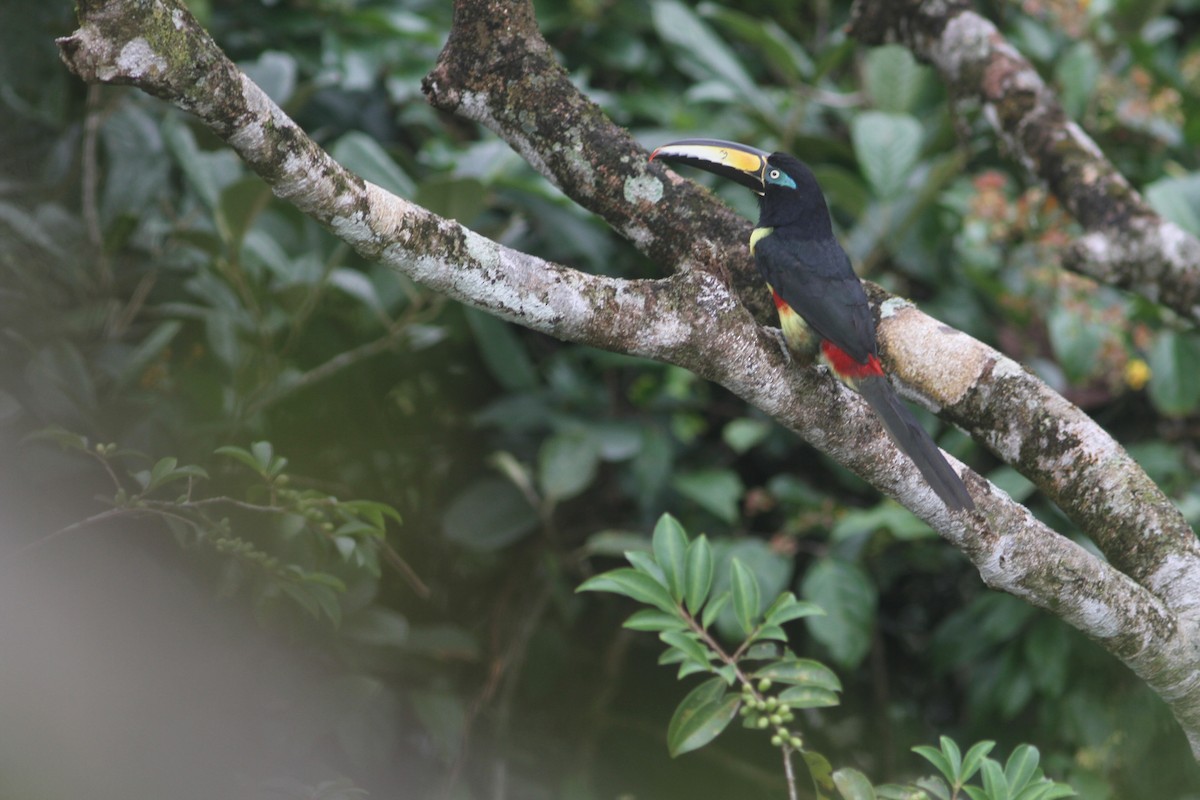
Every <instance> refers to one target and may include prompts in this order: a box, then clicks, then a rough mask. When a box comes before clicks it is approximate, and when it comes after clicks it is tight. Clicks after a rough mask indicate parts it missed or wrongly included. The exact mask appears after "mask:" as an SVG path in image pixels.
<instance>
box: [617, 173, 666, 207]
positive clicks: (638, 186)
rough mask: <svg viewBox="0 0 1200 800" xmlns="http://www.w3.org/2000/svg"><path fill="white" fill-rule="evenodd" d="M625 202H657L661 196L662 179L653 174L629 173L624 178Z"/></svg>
mask: <svg viewBox="0 0 1200 800" xmlns="http://www.w3.org/2000/svg"><path fill="white" fill-rule="evenodd" d="M624 189H625V202H627V203H631V204H634V205H636V204H637V203H643V202H645V203H650V204H654V203H657V202H658V201H659V200H661V199H662V196H663V185H662V181H660V180H659V179H658V178H656V177H654V176H653V175H648V174H647V175H630V176H629V177H628V178H626V179H625V187H624Z"/></svg>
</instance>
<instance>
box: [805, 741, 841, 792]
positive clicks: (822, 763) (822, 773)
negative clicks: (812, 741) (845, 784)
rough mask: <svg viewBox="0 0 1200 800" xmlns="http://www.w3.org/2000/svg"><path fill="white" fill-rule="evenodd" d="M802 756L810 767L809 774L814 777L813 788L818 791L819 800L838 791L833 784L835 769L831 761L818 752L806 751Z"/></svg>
mask: <svg viewBox="0 0 1200 800" xmlns="http://www.w3.org/2000/svg"><path fill="white" fill-rule="evenodd" d="M801 755H802V756H803V757H804V763H805V764H806V765H807V766H808V774H809V775H810V776H812V780H813V786H814V787H815V788H816V790H817V798H818V800H824V798H826V797H828V796H831V795H832V794H833V792H835V791H836V790H837V787H836V786H835V785H834V783H833V767H832V766H831V765H830V763H829V759H827V758H826V757H825V756H823V755H821V754H820V753H818V752H817V751H816V750H805V751H804V752H803V753H801Z"/></svg>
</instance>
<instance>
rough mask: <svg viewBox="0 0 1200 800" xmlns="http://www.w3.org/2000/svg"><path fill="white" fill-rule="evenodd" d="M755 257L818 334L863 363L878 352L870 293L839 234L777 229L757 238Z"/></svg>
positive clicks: (790, 303) (784, 296) (786, 299)
mask: <svg viewBox="0 0 1200 800" xmlns="http://www.w3.org/2000/svg"><path fill="white" fill-rule="evenodd" d="M754 260H755V263H757V265H758V269H759V272H761V273H762V276H763V277H764V278H765V279H766V281H767V282H768V283H769V284H771V287H772V288H773V289H774V290H775V291H776V293H778V294H779V296H780V297H781V298H783V301H784V302H785V303H787V304H788V305H789V306H791V307H792V310H793V311H795V312H796V313H797V314H799V315H800V316H801V317H803V318H804V321H805V322H807V323H808V325H809V327H810V328H812V329H813V330H814V331H816V333H817V335H818V336H820V337H821V338H822V339H825V340H827V341H829V342H831V343H832V344H834V345H835V346H836V347H837V348H838V349H840V350H842V351H844V352H845V353H846V354H847V355H849V356H850V357H851V358H853V359H854V360H855V361H858V362H859V363H866V362H867V359H868V358H869V357H870V356H873V355H878V351H877V346H876V343H875V320H874V318H873V317H872V316H871V307H870V305H869V304H868V303H867V294H866V292H864V291H863V287H862V283H861V282H860V281H859V279H858V276H857V275H855V274H854V268H853V267H851V266H850V258H849V256H847V255H846V251H844V250H843V249H842V246H841V245H840V244H838V242H837V240H836V239H834V238H832V237H831V238H828V239H816V240H813V239H793V238H790V237H786V235H784V236H781V235H780V234H779V233H778V232H776V233H772V234H771V235H770V236H764V237H763V238H762V239H760V240H759V241H758V242H756V244H755V247H754Z"/></svg>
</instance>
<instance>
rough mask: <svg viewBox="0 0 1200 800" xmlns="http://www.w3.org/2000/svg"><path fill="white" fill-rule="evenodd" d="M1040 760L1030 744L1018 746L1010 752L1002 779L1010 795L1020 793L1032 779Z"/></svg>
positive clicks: (1039, 756) (1036, 750)
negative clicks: (1005, 782)
mask: <svg viewBox="0 0 1200 800" xmlns="http://www.w3.org/2000/svg"><path fill="white" fill-rule="evenodd" d="M1040 760H1041V754H1040V753H1039V752H1038V749H1037V748H1036V747H1034V746H1033V745H1030V744H1022V745H1019V746H1018V747H1017V749H1015V750H1013V751H1012V755H1010V756H1009V757H1008V761H1007V762H1005V764H1004V777H1005V779H1006V780H1007V781H1008V786H1009V789H1010V791H1011V792H1012V793H1018V792H1020V791H1021V790H1022V789H1024V788H1025V786H1026V784H1028V783H1029V781H1030V780H1031V779H1033V777H1034V772H1036V771H1037V767H1038V761H1040Z"/></svg>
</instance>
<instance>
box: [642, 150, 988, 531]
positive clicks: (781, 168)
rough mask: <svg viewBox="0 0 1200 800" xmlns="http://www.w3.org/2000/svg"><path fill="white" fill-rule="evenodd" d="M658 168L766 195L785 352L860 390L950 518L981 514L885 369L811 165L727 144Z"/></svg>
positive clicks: (771, 276)
mask: <svg viewBox="0 0 1200 800" xmlns="http://www.w3.org/2000/svg"><path fill="white" fill-rule="evenodd" d="M650 160H651V161H665V162H673V163H680V164H684V165H687V166H691V167H696V168H699V169H702V170H705V171H707V172H711V173H713V174H716V175H719V176H721V177H723V178H727V179H730V180H733V181H735V182H736V183H738V184H741V185H742V186H745V187H746V188H748V189H750V190H751V191H753V192H755V193H756V194H757V195H758V200H759V217H758V224H757V225H756V226H755V227H754V229H753V231H752V232H751V234H750V252H751V254H752V255H753V257H754V263H755V265H756V266H757V268H758V272H759V274H760V275H761V276H762V278H763V280H764V281H765V282H766V284H767V288H768V290H769V291H770V292H771V296H772V299H773V301H774V304H775V309H776V311H777V313H778V315H779V323H780V329H781V331H782V333H783V338H784V341H785V342H786V344H787V349H788V350H790V351H791V352H792V353H793V354H794V355H795V357H796V359H797V360H798V361H800V363H802V364H811V363H813V362H816V361H818V360H819V361H820V362H823V363H824V364H826V365H827V366H828V367H829V368H830V370H831V371H832V372H833V373H834V375H836V376H837V377H838V378H839V379H840V380H841V381H842V382H843V383H845V384H846V385H847V386H849V387H850V388H851V389H854V390H855V391H857V392H858V394H859V395H861V396H862V398H863V399H864V400H866V401H867V404H868V405H870V407H871V408H872V409H873V410H874V412H875V414H876V415H877V416H878V417H879V419H880V421H881V422H882V423H883V427H884V429H885V430H886V431H887V432H888V434H889V435H890V436H891V438H892V440H893V441H894V442H895V443H896V445H897V446H898V447H899V448H900V450H901V451H903V452H904V453H905V454H906V455H907V456H908V457H909V459H910V460H911V461H912V462H913V464H915V465H916V467H917V469H918V470H919V471H920V473H921V475H922V476H923V477H924V478H925V480H926V482H927V483H928V484H929V486H930V488H932V489H933V491H934V493H935V494H937V496H938V497H939V498H940V499H941V500H942V502H943V503H944V504H945V505H946V507H947V508H948V509H949V510H950V511H952V512H961V511H968V512H969V511H973V510H974V509H975V503H974V501H973V500H972V499H971V495H970V494H969V493H968V492H967V487H966V486H965V485H964V484H963V481H962V479H961V478H960V477H959V476H958V473H956V472H955V471H954V468H953V467H951V466H950V464H949V462H947V461H946V458H945V456H943V455H942V452H941V450H939V449H938V446H937V445H936V444H934V442H933V439H932V438H930V436H929V434H928V433H927V432H926V431H925V429H924V428H922V427H921V424H920V423H919V422H918V421H917V419H916V417H914V416H913V413H912V411H911V410H910V409H909V408H908V406H907V405H905V403H904V401H903V400H901V399H900V396H899V395H898V394H897V393H896V390H895V388H893V386H892V384H891V381H890V380H888V377H887V375H886V374H885V372H884V370H883V365H882V364H881V363H880V361H879V344H878V341H877V339H876V334H875V318H874V316H872V314H871V308H870V304H869V303H868V301H867V294H866V292H865V291H864V290H863V286H862V282H861V281H860V280H859V279H858V276H857V275H856V274H855V272H854V268H853V266H852V265H851V263H850V257H849V256H848V255H847V254H846V251H845V250H844V249H842V246H841V244H840V243H839V242H838V240H837V237H836V236H835V235H834V232H833V221H832V219H831V217H830V215H829V207H828V206H827V205H826V203H825V195H824V194H823V192H822V191H821V187H820V185H819V184H818V183H817V179H816V177H815V176H814V175H813V172H812V170H811V169H810V168H809V167H808V165H806V164H805V163H804V162H803V161H801V160H800V159H798V158H796V157H795V156H792V155H789V154H787V153H781V152H776V153H769V152H767V151H765V150H760V149H758V148H756V147H751V146H749V145H745V144H739V143H737V142H727V141H723V140H721V139H682V140H680V141H676V142H670V143H668V144H664V145H662V146H661V147H658V148H657V149H655V150H654V152H653V153H651V154H650Z"/></svg>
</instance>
